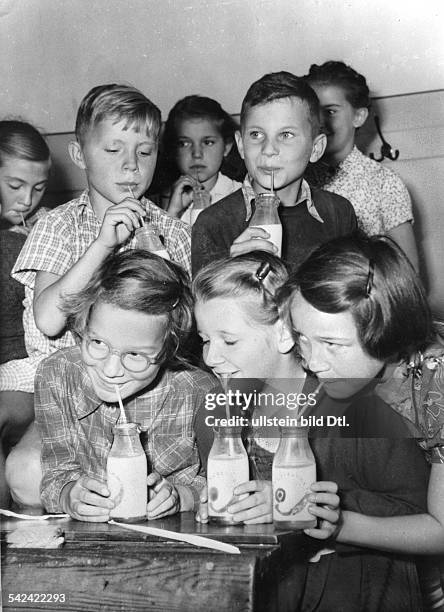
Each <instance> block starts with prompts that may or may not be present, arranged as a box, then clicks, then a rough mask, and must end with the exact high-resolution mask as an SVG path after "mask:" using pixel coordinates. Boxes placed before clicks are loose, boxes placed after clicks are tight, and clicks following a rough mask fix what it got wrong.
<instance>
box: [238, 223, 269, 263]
mask: <svg viewBox="0 0 444 612" xmlns="http://www.w3.org/2000/svg"><path fill="white" fill-rule="evenodd" d="M251 251H268V252H269V253H273V255H278V248H277V247H276V246H275V245H274V244H273V243H272V242H271V240H270V234H269V232H267V231H266V230H264V229H263V228H261V227H252V226H249V227H247V228H246V229H245V230H244V231H243V232H242V234H240V235H239V236H238V237H237V238H236V240H235V241H234V242H233V244H232V245H231V247H230V257H236V256H237V255H242V253H250V252H251Z"/></svg>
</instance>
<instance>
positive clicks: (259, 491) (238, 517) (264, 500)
mask: <svg viewBox="0 0 444 612" xmlns="http://www.w3.org/2000/svg"><path fill="white" fill-rule="evenodd" d="M245 493H253V495H248V497H246V498H245V499H243V500H241V501H238V502H235V503H234V504H231V505H230V506H228V512H230V513H231V514H233V519H234V521H235V522H236V523H245V524H246V525H249V524H252V523H271V522H272V521H273V513H272V508H273V506H272V504H273V490H272V486H271V482H270V481H269V480H249V481H248V482H244V483H242V484H241V485H239V486H237V487H236V488H235V489H234V491H233V494H234V495H237V496H240V495H242V494H245Z"/></svg>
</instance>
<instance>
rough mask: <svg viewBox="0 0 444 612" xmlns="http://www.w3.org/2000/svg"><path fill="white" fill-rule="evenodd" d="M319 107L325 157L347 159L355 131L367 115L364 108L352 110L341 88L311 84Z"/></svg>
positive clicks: (353, 141)
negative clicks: (324, 136)
mask: <svg viewBox="0 0 444 612" xmlns="http://www.w3.org/2000/svg"><path fill="white" fill-rule="evenodd" d="M312 87H313V89H314V90H315V92H316V94H317V96H318V98H319V102H320V105H321V118H322V128H323V130H324V134H325V135H326V136H327V146H326V149H325V153H326V155H328V156H330V157H331V158H332V159H333V160H335V161H338V162H340V161H342V160H343V159H345V158H346V157H347V155H348V154H349V153H350V151H351V150H352V148H353V145H354V144H355V132H356V129H357V128H359V127H361V125H362V124H363V123H364V122H365V120H366V119H367V115H368V110H367V109H366V108H354V107H353V106H352V105H351V104H350V102H349V101H348V100H347V98H346V96H345V91H344V90H343V88H342V87H338V86H336V85H321V84H317V83H313V84H312Z"/></svg>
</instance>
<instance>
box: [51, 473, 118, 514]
mask: <svg viewBox="0 0 444 612" xmlns="http://www.w3.org/2000/svg"><path fill="white" fill-rule="evenodd" d="M109 496H110V491H109V489H108V487H107V486H106V485H105V484H103V482H100V481H99V480H96V479H95V478H91V477H89V476H81V477H80V478H79V479H78V480H76V482H70V483H69V484H67V485H66V486H65V487H64V488H63V490H62V494H61V496H60V505H61V507H62V509H63V511H64V512H66V513H67V514H69V515H70V516H71V517H72V518H73V519H76V520H78V521H87V522H90V523H100V522H102V523H104V522H107V521H108V520H109V513H110V511H111V510H112V509H113V508H114V506H115V503H114V501H113V500H112V499H110V497H109Z"/></svg>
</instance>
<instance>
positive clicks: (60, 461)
mask: <svg viewBox="0 0 444 612" xmlns="http://www.w3.org/2000/svg"><path fill="white" fill-rule="evenodd" d="M153 385H154V386H153ZM214 387H215V379H214V378H213V377H212V376H211V375H210V374H208V373H206V372H203V371H202V370H199V369H197V368H190V369H187V370H182V371H175V372H173V371H170V370H161V371H160V373H159V378H157V379H156V380H155V382H154V383H153V384H152V385H151V386H150V387H149V388H148V389H147V390H144V391H142V393H141V395H139V396H137V397H133V398H131V399H130V400H127V401H125V402H124V403H125V413H126V416H127V419H128V421H129V422H134V423H139V424H140V425H141V426H143V427H144V428H147V433H146V434H142V435H141V442H142V445H143V447H144V449H145V452H146V455H147V460H148V472H149V473H150V472H152V471H156V472H158V473H159V474H161V475H162V476H164V477H166V478H167V479H168V480H169V481H170V482H171V483H173V484H182V485H187V486H189V487H190V489H191V490H192V492H193V495H194V499H195V503H196V504H197V503H198V499H199V493H200V490H201V488H202V486H203V485H204V483H205V480H204V478H203V477H202V476H198V472H199V470H200V461H199V455H198V452H197V446H196V441H195V436H194V432H193V417H194V413H195V412H196V410H198V409H199V408H200V407H203V405H204V401H205V395H206V393H208V392H209V391H210V390H214ZM35 413H36V423H37V427H38V429H39V432H40V435H41V438H42V457H41V460H42V467H43V479H42V483H41V497H42V502H43V504H44V506H45V508H46V509H47V510H48V512H62V511H63V510H62V508H61V507H60V505H59V499H60V493H61V491H62V489H63V487H64V486H65V485H67V484H68V483H70V482H73V481H76V480H78V479H79V478H80V477H81V476H83V475H87V476H89V477H92V478H96V479H98V480H100V481H102V482H106V462H107V458H108V453H109V450H110V448H111V443H112V440H113V434H112V430H113V427H114V426H115V425H116V424H117V421H118V418H119V414H120V410H119V408H118V406H117V405H114V404H107V403H105V402H102V401H101V400H100V399H99V398H98V397H97V395H96V394H95V392H94V389H93V386H92V384H91V381H90V378H89V376H88V373H87V371H86V369H85V366H84V365H83V361H82V358H81V354H80V348H79V347H78V346H74V347H70V348H68V349H65V350H63V351H59V352H58V353H56V354H54V355H51V356H50V357H48V358H47V359H45V360H44V361H43V362H42V363H41V364H40V366H39V368H38V370H37V375H36V379H35Z"/></svg>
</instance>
